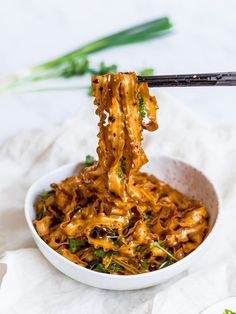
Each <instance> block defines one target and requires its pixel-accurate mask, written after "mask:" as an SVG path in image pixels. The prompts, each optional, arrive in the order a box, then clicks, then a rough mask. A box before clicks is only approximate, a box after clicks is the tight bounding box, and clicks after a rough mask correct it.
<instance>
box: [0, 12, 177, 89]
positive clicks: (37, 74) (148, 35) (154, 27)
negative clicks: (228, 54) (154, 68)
mask: <svg viewBox="0 0 236 314" xmlns="http://www.w3.org/2000/svg"><path fill="white" fill-rule="evenodd" d="M171 28H172V24H171V23H170V21H169V19H168V18H167V17H162V18H158V19H154V20H152V21H149V22H146V23H142V24H139V25H136V26H133V27H130V28H127V29H125V30H123V31H120V32H117V33H114V34H112V35H109V36H105V37H103V38H100V39H98V40H95V41H92V42H89V43H88V44H86V45H84V46H82V47H79V48H78V49H75V50H73V51H71V52H69V53H66V54H64V55H62V56H60V57H58V58H56V59H54V60H51V61H49V62H46V63H42V64H39V65H36V66H34V67H31V68H29V69H27V70H26V71H24V72H22V73H17V74H13V75H11V76H7V77H3V78H2V79H1V84H0V90H5V89H7V88H15V87H21V86H22V84H24V83H32V82H35V81H42V80H48V79H55V78H64V79H67V78H70V77H74V76H82V75H85V74H90V75H91V74H106V73H109V72H116V71H117V66H116V65H115V64H112V65H109V66H108V65H105V63H104V62H101V63H100V65H99V67H98V69H94V68H91V67H90V63H89V60H88V55H90V54H93V53H95V52H98V51H101V50H104V49H108V48H111V47H116V46H122V45H129V44H133V43H139V42H144V41H147V40H151V39H154V38H158V37H161V36H163V35H165V34H167V32H169V30H170V29H171ZM148 70H150V69H148ZM146 73H147V70H146ZM148 73H150V72H148ZM143 75H144V74H143ZM69 88H70V87H69ZM78 88H79V87H78ZM62 89H63V87H62ZM64 89H65V88H64ZM38 90H41V91H43V90H50V88H49V89H45V88H41V89H38Z"/></svg>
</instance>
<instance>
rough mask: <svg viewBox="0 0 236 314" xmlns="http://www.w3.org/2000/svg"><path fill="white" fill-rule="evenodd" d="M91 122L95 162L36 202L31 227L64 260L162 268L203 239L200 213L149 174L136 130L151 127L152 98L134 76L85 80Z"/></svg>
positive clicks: (114, 267)
mask: <svg viewBox="0 0 236 314" xmlns="http://www.w3.org/2000/svg"><path fill="white" fill-rule="evenodd" d="M92 92H93V96H94V97H95V101H94V104H95V106H96V114H97V115H98V117H99V123H98V127H99V133H98V148H97V154H98V161H95V162H93V164H92V165H91V166H89V167H82V169H81V170H80V172H79V174H78V176H74V177H70V178H67V179H66V180H64V181H62V182H61V183H60V184H55V183H54V184H52V191H50V192H49V193H48V195H46V197H45V195H44V196H43V197H41V198H40V197H39V199H38V200H37V201H36V204H35V209H36V214H37V219H36V220H35V221H34V225H35V228H36V230H37V232H38V234H39V235H40V236H41V237H42V239H43V240H44V241H45V242H46V243H47V244H48V245H49V246H51V247H52V248H53V249H54V250H56V251H57V252H58V253H59V254H61V255H62V256H64V257H65V258H67V259H69V260H71V261H72V262H74V263H76V264H79V265H81V266H84V267H87V268H89V269H93V270H96V271H101V272H106V273H110V274H138V273H142V272H148V271H153V270H157V269H160V268H163V267H165V266H168V265H170V264H172V263H174V262H176V261H177V260H180V259H182V258H183V257H184V256H186V255H187V254H189V253H190V252H192V251H193V250H194V249H195V248H196V247H197V246H198V245H199V244H200V243H201V242H202V241H203V239H204V237H205V235H206V232H207V228H208V224H207V219H208V214H207V212H206V210H205V207H204V204H202V203H201V202H200V201H196V200H190V199H188V198H187V197H186V196H184V195H182V194H181V193H179V192H178V191H176V190H174V189H172V188H171V187H170V186H169V185H167V184H165V183H164V182H161V181H160V180H158V179H157V178H155V177H154V176H152V175H149V174H146V173H142V172H140V169H141V167H142V166H143V165H144V164H145V163H147V162H148V159H147V156H146V155H145V153H144V151H143V148H142V146H141V143H142V131H143V129H146V130H148V131H154V130H156V129H157V128H158V124H157V121H156V110H157V108H158V106H157V102H156V99H155V97H153V96H150V94H149V90H148V86H147V84H145V83H141V84H139V83H138V81H137V77H136V75H135V73H118V74H108V75H103V76H96V77H93V79H92Z"/></svg>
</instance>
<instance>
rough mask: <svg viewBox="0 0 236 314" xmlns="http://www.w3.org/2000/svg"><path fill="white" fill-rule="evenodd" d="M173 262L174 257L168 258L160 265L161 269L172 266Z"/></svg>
mask: <svg viewBox="0 0 236 314" xmlns="http://www.w3.org/2000/svg"><path fill="white" fill-rule="evenodd" d="M171 264H173V260H172V258H167V259H166V260H165V261H164V262H163V263H162V264H161V266H160V267H159V269H162V268H165V267H167V266H170V265H171Z"/></svg>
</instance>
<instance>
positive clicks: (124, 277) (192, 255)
mask: <svg viewBox="0 0 236 314" xmlns="http://www.w3.org/2000/svg"><path fill="white" fill-rule="evenodd" d="M155 159H168V160H169V161H174V162H178V163H181V164H182V165H184V166H187V167H190V168H192V169H193V170H195V171H197V172H198V173H199V174H200V175H201V176H203V177H204V178H205V179H206V180H207V181H208V183H209V184H210V186H211V187H212V189H213V191H214V193H215V196H216V201H217V205H218V210H217V215H216V219H215V222H214V224H213V226H212V229H211V231H210V232H209V234H208V235H207V236H206V237H205V238H204V240H203V242H202V243H201V244H200V245H199V246H198V247H197V248H196V249H195V250H194V251H192V252H191V253H190V254H188V255H187V256H185V257H184V258H183V259H181V260H179V261H178V262H176V263H174V264H171V265H169V266H168V267H166V268H162V269H158V270H154V271H151V272H147V273H141V274H134V275H115V274H107V273H100V272H96V271H94V270H91V269H88V268H86V267H83V266H80V265H78V264H75V263H73V262H71V261H70V260H68V259H67V258H65V257H64V256H62V255H60V254H59V253H57V252H56V251H55V250H53V249H52V248H51V247H50V246H49V245H48V244H46V243H45V242H44V241H43V239H42V238H41V237H40V236H39V234H38V233H37V231H36V229H35V228H34V226H33V223H32V220H31V218H30V215H29V212H30V211H29V208H30V207H31V206H33V204H32V203H31V202H30V196H31V194H32V191H33V190H34V189H35V187H37V185H38V184H39V183H40V182H41V181H44V180H45V179H47V178H49V177H50V176H53V175H54V174H55V173H59V172H62V171H64V170H65V169H67V168H68V169H70V168H75V169H76V167H78V166H79V165H80V164H82V162H81V161H79V162H78V161H77V162H71V163H68V164H65V165H62V166H60V167H57V168H55V169H54V170H52V171H49V172H48V173H47V174H45V175H43V176H41V177H39V178H38V179H37V180H36V181H34V182H33V183H32V185H31V186H30V187H29V189H28V191H27V193H26V197H25V203H24V213H25V219H26V222H27V224H28V227H29V229H30V231H31V233H32V235H33V238H34V240H35V238H37V240H38V241H39V242H40V243H41V244H42V246H44V247H45V248H46V250H48V251H49V252H50V253H52V254H53V255H54V256H55V257H56V258H58V259H59V260H61V262H62V263H63V262H64V263H66V264H67V265H68V266H69V267H73V268H77V269H78V271H83V272H84V273H88V274H90V275H92V274H93V275H94V276H97V277H100V278H101V279H106V278H107V279H108V278H110V279H111V278H112V279H113V278H114V279H116V280H118V281H125V280H127V279H128V278H129V279H140V278H146V279H147V278H150V277H153V276H157V275H158V274H159V275H161V274H165V273H168V272H170V270H173V271H174V270H175V269H178V268H180V267H181V265H184V264H188V262H189V261H190V260H191V259H193V258H195V257H196V256H197V255H198V254H199V253H200V252H202V250H204V248H205V247H207V245H208V242H210V241H211V240H212V238H213V237H214V236H215V235H216V230H217V229H218V228H219V221H220V218H221V203H222V202H221V198H220V194H219V192H218V190H217V188H216V187H215V186H214V185H213V183H212V182H211V180H210V179H209V178H208V176H207V175H205V174H204V173H203V172H202V171H201V170H199V169H197V168H196V167H194V166H193V165H191V164H190V163H187V162H185V161H183V160H182V159H180V158H175V157H170V156H167V155H159V156H158V157H150V161H151V162H152V160H155ZM36 244H37V243H36ZM49 262H50V261H49ZM50 264H51V262H50Z"/></svg>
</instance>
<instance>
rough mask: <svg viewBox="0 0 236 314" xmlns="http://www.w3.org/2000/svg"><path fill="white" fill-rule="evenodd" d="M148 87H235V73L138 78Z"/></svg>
mask: <svg viewBox="0 0 236 314" xmlns="http://www.w3.org/2000/svg"><path fill="white" fill-rule="evenodd" d="M138 81H139V82H146V83H148V86H149V87H193V86H236V72H219V73H205V74H177V75H155V76H138Z"/></svg>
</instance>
